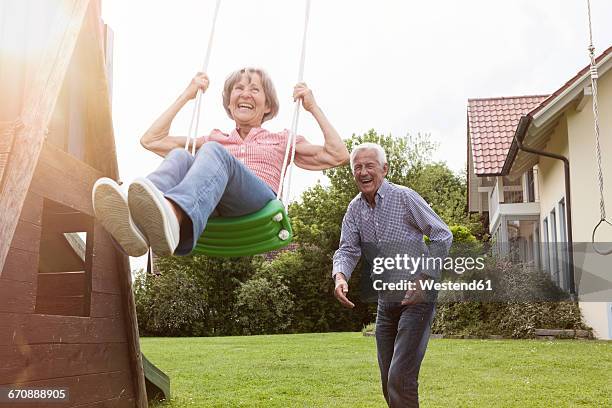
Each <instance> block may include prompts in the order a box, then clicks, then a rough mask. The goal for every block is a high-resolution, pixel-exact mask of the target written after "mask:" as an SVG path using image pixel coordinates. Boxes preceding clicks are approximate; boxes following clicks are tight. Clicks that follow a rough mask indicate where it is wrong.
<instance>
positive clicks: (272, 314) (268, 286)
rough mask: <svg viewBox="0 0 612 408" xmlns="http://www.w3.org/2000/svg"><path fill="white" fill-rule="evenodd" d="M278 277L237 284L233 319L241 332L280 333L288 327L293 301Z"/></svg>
mask: <svg viewBox="0 0 612 408" xmlns="http://www.w3.org/2000/svg"><path fill="white" fill-rule="evenodd" d="M292 297H293V296H292V294H291V292H290V291H289V288H288V287H287V286H285V285H284V284H283V283H282V282H281V281H280V279H268V278H263V277H262V278H252V279H249V280H248V281H246V282H245V283H243V284H241V285H240V288H239V289H238V292H237V300H236V303H235V312H236V321H237V324H238V326H239V327H240V328H241V329H242V333H243V334H273V333H282V332H283V331H285V330H287V328H289V327H290V326H291V319H292V316H293V300H292Z"/></svg>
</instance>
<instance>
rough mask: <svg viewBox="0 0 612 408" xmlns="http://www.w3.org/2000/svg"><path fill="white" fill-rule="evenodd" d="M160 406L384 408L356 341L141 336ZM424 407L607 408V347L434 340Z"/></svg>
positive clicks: (426, 365) (365, 349) (372, 369)
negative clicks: (154, 370)
mask: <svg viewBox="0 0 612 408" xmlns="http://www.w3.org/2000/svg"><path fill="white" fill-rule="evenodd" d="M141 347H142V351H143V353H144V354H145V355H146V356H147V358H148V359H149V360H150V361H151V362H153V363H154V364H155V365H157V366H158V367H159V368H160V369H162V370H163V371H164V372H165V373H166V374H168V375H169V376H170V378H171V384H172V400H171V402H170V403H165V404H163V405H162V406H163V407H173V408H174V407H177V408H178V407H283V408H285V407H351V408H352V407H385V406H386V405H385V403H384V399H383V398H382V394H381V392H380V381H379V377H378V366H377V363H376V345H375V342H374V338H372V337H363V336H362V335H361V333H326V334H298V335H277V336H252V337H213V338H142V339H141ZM419 382H420V395H421V406H422V407H453V408H454V407H470V408H472V407H487V408H488V407H521V408H523V407H553V406H554V407H612V342H600V341H575V340H564V341H539V340H450V339H448V340H447V339H443V340H431V341H430V342H429V347H428V351H427V354H426V356H425V360H424V362H423V366H422V368H421V376H420V381H419Z"/></svg>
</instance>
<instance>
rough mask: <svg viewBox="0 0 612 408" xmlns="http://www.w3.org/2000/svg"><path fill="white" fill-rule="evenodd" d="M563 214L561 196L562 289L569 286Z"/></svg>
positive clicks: (566, 240) (563, 200) (565, 228)
mask: <svg viewBox="0 0 612 408" xmlns="http://www.w3.org/2000/svg"><path fill="white" fill-rule="evenodd" d="M565 216H566V215H565V198H562V199H561V201H559V236H560V239H559V241H560V244H559V250H560V251H561V287H563V288H564V289H565V288H567V287H568V286H569V281H568V278H569V256H568V238H567V221H566V218H565Z"/></svg>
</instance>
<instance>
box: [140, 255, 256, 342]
mask: <svg viewBox="0 0 612 408" xmlns="http://www.w3.org/2000/svg"><path fill="white" fill-rule="evenodd" d="M157 267H158V269H159V271H160V275H148V276H146V275H145V274H142V275H140V276H139V277H138V279H137V280H136V282H135V285H134V286H135V298H136V306H137V312H138V323H139V326H140V329H141V331H142V332H143V333H145V334H150V335H160V336H162V335H163V336H213V335H231V334H236V333H238V332H240V328H239V327H238V326H237V324H236V321H235V319H234V316H235V315H234V312H235V311H234V304H235V303H236V297H237V294H238V292H239V289H240V287H241V283H242V282H245V281H246V280H247V279H248V278H249V277H250V276H252V275H253V274H254V272H255V265H254V263H253V262H252V260H251V258H232V259H219V258H207V257H204V256H193V257H166V258H159V259H158V260H157Z"/></svg>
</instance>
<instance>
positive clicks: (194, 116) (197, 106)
mask: <svg viewBox="0 0 612 408" xmlns="http://www.w3.org/2000/svg"><path fill="white" fill-rule="evenodd" d="M220 5H221V0H217V4H216V5H215V12H214V14H213V20H212V26H211V27H210V34H209V35H208V46H207V47H206V55H205V57H204V63H203V64H202V72H204V73H206V72H207V71H208V63H209V61H210V54H211V52H212V45H213V39H214V37H215V28H216V26H217V16H218V15H219V6H220ZM202 98H203V93H202V90H201V89H199V88H198V92H197V93H196V100H195V103H194V105H193V112H192V113H191V122H190V123H189V131H188V132H187V140H186V141H185V150H187V151H189V143H190V142H191V140H192V139H193V145H192V146H191V154H192V155H194V156H195V148H196V139H197V137H198V126H199V125H200V111H201V109H202ZM194 122H195V127H194Z"/></svg>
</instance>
